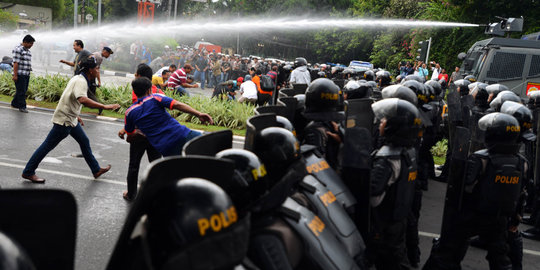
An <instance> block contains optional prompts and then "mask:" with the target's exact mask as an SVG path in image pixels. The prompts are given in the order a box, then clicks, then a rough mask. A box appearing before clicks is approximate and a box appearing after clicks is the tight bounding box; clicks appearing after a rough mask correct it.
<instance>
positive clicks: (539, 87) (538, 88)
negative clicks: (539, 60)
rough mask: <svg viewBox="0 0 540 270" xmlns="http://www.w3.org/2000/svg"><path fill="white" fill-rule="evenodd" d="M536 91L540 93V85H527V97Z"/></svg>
mask: <svg viewBox="0 0 540 270" xmlns="http://www.w3.org/2000/svg"><path fill="white" fill-rule="evenodd" d="M536 91H540V83H527V96H528V95H530V94H531V93H532V92H536Z"/></svg>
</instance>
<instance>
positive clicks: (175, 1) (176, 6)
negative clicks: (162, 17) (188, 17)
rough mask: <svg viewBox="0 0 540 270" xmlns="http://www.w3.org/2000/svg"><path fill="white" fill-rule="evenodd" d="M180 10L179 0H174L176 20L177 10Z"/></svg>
mask: <svg viewBox="0 0 540 270" xmlns="http://www.w3.org/2000/svg"><path fill="white" fill-rule="evenodd" d="M177 11H178V0H174V20H175V21H176V12H177Z"/></svg>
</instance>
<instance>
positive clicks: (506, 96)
mask: <svg viewBox="0 0 540 270" xmlns="http://www.w3.org/2000/svg"><path fill="white" fill-rule="evenodd" d="M506 101H515V102H518V103H521V98H519V96H518V95H516V94H515V93H514V92H512V91H509V90H506V91H502V92H500V93H499V94H498V95H497V97H496V98H495V99H493V100H492V101H491V102H490V103H489V107H491V108H492V109H493V110H495V111H496V112H499V111H500V110H501V106H502V105H503V104H504V103H505V102H506Z"/></svg>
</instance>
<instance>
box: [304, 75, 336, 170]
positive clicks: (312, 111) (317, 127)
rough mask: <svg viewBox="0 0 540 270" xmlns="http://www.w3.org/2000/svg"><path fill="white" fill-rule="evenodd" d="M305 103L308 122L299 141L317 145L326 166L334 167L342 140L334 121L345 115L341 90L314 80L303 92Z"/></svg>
mask: <svg viewBox="0 0 540 270" xmlns="http://www.w3.org/2000/svg"><path fill="white" fill-rule="evenodd" d="M305 104H306V109H305V111H304V117H305V118H306V119H308V120H310V121H311V122H310V123H309V124H308V125H307V126H306V127H305V129H304V141H303V142H302V144H310V145H315V146H317V147H318V150H319V152H320V153H322V154H323V155H324V156H325V158H326V160H327V161H328V163H329V164H330V166H331V167H332V168H334V169H336V168H337V166H338V152H339V146H340V144H341V142H342V140H343V134H342V133H341V132H340V131H339V126H338V124H337V123H338V121H341V120H343V119H344V118H345V115H344V112H343V110H342V106H341V91H340V89H339V87H338V86H337V85H336V84H335V83H334V82H332V81H331V80H329V79H326V78H320V79H316V80H315V81H313V82H312V83H311V85H310V86H309V87H308V89H307V91H306V103H305Z"/></svg>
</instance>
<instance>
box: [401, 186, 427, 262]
mask: <svg viewBox="0 0 540 270" xmlns="http://www.w3.org/2000/svg"><path fill="white" fill-rule="evenodd" d="M416 184H417V185H418V183H416ZM422 193H423V192H422V190H421V189H420V188H419V187H418V186H417V187H416V189H415V191H414V199H413V204H412V206H411V212H409V216H408V217H407V237H406V238H405V243H406V246H407V257H408V258H409V262H410V263H411V264H412V265H417V264H418V263H419V262H420V247H419V244H420V238H419V237H418V222H419V220H420V210H421V208H422Z"/></svg>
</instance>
